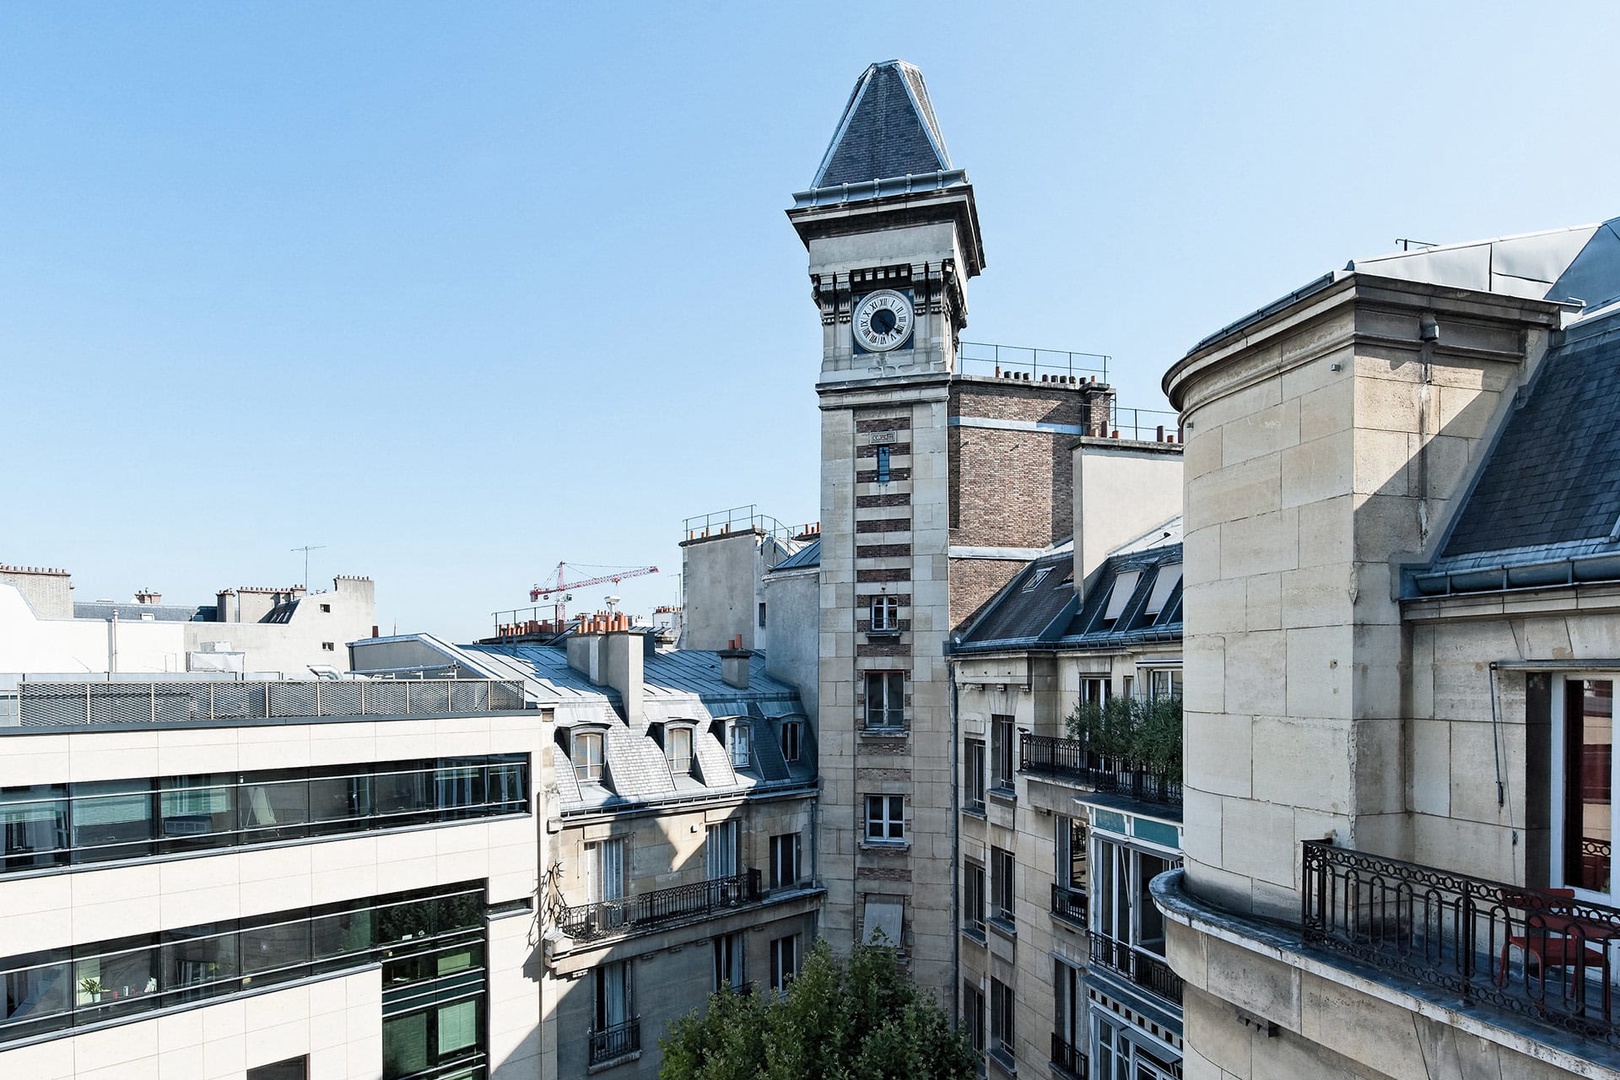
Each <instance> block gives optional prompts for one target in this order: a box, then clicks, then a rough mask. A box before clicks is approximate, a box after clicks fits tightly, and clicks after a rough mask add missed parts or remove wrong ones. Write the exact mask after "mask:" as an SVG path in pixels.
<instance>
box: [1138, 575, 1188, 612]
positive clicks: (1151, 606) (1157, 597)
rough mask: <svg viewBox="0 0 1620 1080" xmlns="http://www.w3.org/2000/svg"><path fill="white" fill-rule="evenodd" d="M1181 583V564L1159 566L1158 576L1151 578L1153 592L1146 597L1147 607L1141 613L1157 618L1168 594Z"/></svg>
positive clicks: (1166, 601) (1168, 597)
mask: <svg viewBox="0 0 1620 1080" xmlns="http://www.w3.org/2000/svg"><path fill="white" fill-rule="evenodd" d="M1180 583H1181V564H1180V563H1166V564H1165V565H1164V566H1161V567H1159V576H1158V577H1156V578H1154V579H1153V593H1152V595H1150V596H1149V597H1148V602H1147V607H1146V608H1144V609H1143V611H1142V614H1144V615H1147V616H1150V617H1154V618H1157V617H1158V615H1159V613H1160V612H1162V611H1163V610H1164V605H1165V604H1167V603H1169V602H1170V594H1171V593H1173V592H1175V590H1176V586H1177V585H1179V584H1180Z"/></svg>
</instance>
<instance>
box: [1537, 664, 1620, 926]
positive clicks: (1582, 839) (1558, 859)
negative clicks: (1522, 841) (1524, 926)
mask: <svg viewBox="0 0 1620 1080" xmlns="http://www.w3.org/2000/svg"><path fill="white" fill-rule="evenodd" d="M1587 683H1606V684H1608V688H1609V693H1608V699H1609V717H1608V729H1607V732H1606V734H1607V735H1608V738H1609V741H1608V742H1607V743H1603V742H1587V741H1585V740H1584V739H1583V741H1582V742H1581V743H1580V744H1579V745H1576V744H1574V742H1573V740H1572V737H1571V736H1572V734H1573V729H1574V728H1575V727H1576V725H1577V723H1579V724H1580V726H1581V727H1582V728H1583V729H1590V728H1591V726H1592V725H1591V720H1592V718H1593V717H1595V716H1598V715H1599V714H1596V713H1592V712H1590V711H1588V710H1587V708H1586V706H1585V702H1586V701H1587V700H1588V698H1589V697H1590V695H1589V694H1588V693H1587V692H1586V691H1585V690H1584V685H1585V684H1587ZM1577 687H1583V689H1581V690H1580V691H1579V693H1580V698H1581V701H1582V711H1581V719H1580V721H1577V720H1576V719H1575V718H1573V717H1572V716H1571V715H1570V713H1571V704H1572V699H1573V698H1574V697H1575V694H1576V692H1577V691H1576V688H1577ZM1551 697H1552V700H1551V703H1550V718H1551V735H1552V738H1551V746H1550V747H1549V751H1550V752H1549V754H1548V762H1547V764H1548V772H1549V776H1548V785H1547V795H1548V806H1549V809H1550V817H1551V819H1552V829H1551V836H1550V837H1549V842H1548V861H1549V863H1550V864H1551V865H1549V866H1548V874H1547V879H1548V884H1549V885H1551V886H1553V887H1563V888H1568V889H1573V890H1574V892H1575V895H1576V896H1577V897H1579V898H1580V899H1583V900H1589V901H1592V902H1595V903H1601V904H1613V903H1614V902H1615V897H1616V893H1617V892H1620V889H1617V887H1616V882H1615V876H1616V875H1615V870H1614V854H1613V850H1614V849H1613V838H1614V835H1615V830H1616V828H1617V827H1620V802H1617V800H1616V798H1615V793H1616V784H1615V780H1616V773H1615V766H1616V764H1617V763H1616V761H1615V757H1616V755H1615V753H1614V741H1615V736H1616V728H1617V727H1620V672H1613V671H1579V672H1576V671H1571V672H1557V673H1554V674H1553V677H1552V679H1551ZM1599 697H1601V695H1599ZM1590 750H1606V751H1607V755H1606V756H1607V758H1608V761H1607V768H1606V769H1604V768H1602V767H1601V759H1602V757H1603V756H1604V755H1603V754H1601V753H1600V754H1597V755H1593V754H1591V753H1589V751H1590ZM1594 757H1596V758H1597V759H1598V761H1599V762H1600V765H1599V768H1598V769H1596V770H1594V769H1593V767H1592V765H1593V762H1592V760H1591V759H1592V758H1594ZM1603 773H1607V775H1606V776H1605V775H1603ZM1604 781H1606V782H1607V790H1606V791H1602V794H1604V795H1606V796H1607V799H1608V803H1609V814H1608V822H1607V824H1608V827H1609V837H1608V839H1609V844H1610V846H1609V851H1608V854H1607V865H1606V867H1605V870H1606V873H1607V876H1608V886H1609V887H1608V889H1607V890H1603V889H1596V888H1592V887H1591V885H1590V881H1591V876H1590V872H1589V870H1588V866H1587V863H1588V859H1589V858H1591V859H1592V860H1593V861H1594V862H1595V861H1596V859H1597V857H1598V853H1597V851H1596V849H1595V848H1594V850H1593V853H1592V855H1591V856H1589V855H1588V853H1587V851H1586V842H1587V841H1592V842H1594V843H1595V844H1600V843H1602V842H1603V839H1604V838H1603V837H1602V836H1596V837H1588V836H1585V835H1584V832H1585V831H1586V827H1584V826H1578V827H1577V828H1576V829H1574V830H1572V829H1571V826H1570V819H1571V818H1572V817H1575V816H1579V817H1580V818H1582V819H1583V820H1591V815H1590V814H1589V813H1588V810H1587V808H1589V807H1593V806H1601V805H1602V801H1601V799H1598V798H1589V797H1588V796H1589V795H1590V794H1592V792H1593V790H1594V785H1598V784H1602V783H1603V782H1604ZM1598 790H1601V789H1598Z"/></svg>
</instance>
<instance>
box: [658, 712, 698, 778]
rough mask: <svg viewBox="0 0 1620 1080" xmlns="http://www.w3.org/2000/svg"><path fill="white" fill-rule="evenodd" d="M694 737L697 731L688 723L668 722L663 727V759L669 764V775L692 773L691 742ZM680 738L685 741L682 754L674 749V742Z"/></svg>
mask: <svg viewBox="0 0 1620 1080" xmlns="http://www.w3.org/2000/svg"><path fill="white" fill-rule="evenodd" d="M696 737H697V732H696V731H695V730H693V728H692V726H691V725H689V724H668V725H666V726H665V727H664V760H665V762H667V763H668V764H669V774H670V776H672V777H673V776H691V775H692V761H693V759H694V754H693V743H694V742H695V741H696ZM680 740H684V741H685V743H686V753H685V755H684V756H683V755H680V754H677V753H676V751H675V744H676V742H677V741H680Z"/></svg>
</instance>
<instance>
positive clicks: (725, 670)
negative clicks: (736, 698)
mask: <svg viewBox="0 0 1620 1080" xmlns="http://www.w3.org/2000/svg"><path fill="white" fill-rule="evenodd" d="M730 644H731V647H730V648H728V649H721V650H720V651H719V652H718V653H717V654H716V655H717V656H719V657H720V681H721V682H724V683H725V684H726V685H727V686H731V687H735V688H736V689H738V690H746V689H748V660H749V658H750V657H752V656H753V655H754V654H753V652H752V650H749V649H745V648H743V647H742V638H741V637H734V638H732V639H731V643H730Z"/></svg>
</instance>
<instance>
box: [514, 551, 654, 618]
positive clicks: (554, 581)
mask: <svg viewBox="0 0 1620 1080" xmlns="http://www.w3.org/2000/svg"><path fill="white" fill-rule="evenodd" d="M567 566H568V564H567V563H558V564H557V571H556V573H554V574H552V575H551V576H550V577H549V578H547V579H546V580H545V581H544V582H542V583H540V584H538V585H536V586H535V587H534V588H532V589H530V590H529V602H530V603H534V602H535V601H538V600H539V599H541V598H542V597H547V596H553V595H555V596H557V598H558V599H557V607H556V614H557V625H558V626H559V627H561V626H562V625H563V623H565V622H566V621H567V620H568V610H567V603H568V600H569V596H568V590H569V589H582V588H584V587H585V586H587V585H605V584H608V583H609V582H611V583H612V584H614V585H617V584H618V583H619V582H621V581H623V580H624V579H625V578H633V577H642V576H643V575H646V574H656V573H658V567H656V566H634V567H624V568H616V569H613V572H612V573H609V574H602V575H600V576H598V577H589V578H582V579H580V580H578V581H565V580H564V579H563V572H564V570H565V569H566V568H567ZM597 569H607V568H606V567H598V568H597Z"/></svg>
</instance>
